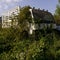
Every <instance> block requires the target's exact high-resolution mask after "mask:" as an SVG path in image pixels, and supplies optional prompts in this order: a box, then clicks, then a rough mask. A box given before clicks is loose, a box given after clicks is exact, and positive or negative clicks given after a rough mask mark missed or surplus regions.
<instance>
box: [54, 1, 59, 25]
mask: <svg viewBox="0 0 60 60" xmlns="http://www.w3.org/2000/svg"><path fill="white" fill-rule="evenodd" d="M58 2H59V3H58V5H57V7H56V11H55V14H54V18H55V21H56V22H57V23H58V24H60V0H58Z"/></svg>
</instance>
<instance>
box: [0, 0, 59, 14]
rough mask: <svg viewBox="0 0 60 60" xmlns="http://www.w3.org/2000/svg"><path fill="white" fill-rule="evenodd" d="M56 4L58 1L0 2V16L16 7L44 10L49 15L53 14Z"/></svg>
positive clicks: (20, 0) (1, 0)
mask: <svg viewBox="0 0 60 60" xmlns="http://www.w3.org/2000/svg"><path fill="white" fill-rule="evenodd" d="M57 4H58V0H0V15H1V13H3V12H5V11H7V10H9V9H11V8H13V7H15V6H18V5H19V6H25V5H30V6H32V7H36V8H40V9H45V10H48V11H49V12H51V13H54V12H55V9H56V5H57Z"/></svg>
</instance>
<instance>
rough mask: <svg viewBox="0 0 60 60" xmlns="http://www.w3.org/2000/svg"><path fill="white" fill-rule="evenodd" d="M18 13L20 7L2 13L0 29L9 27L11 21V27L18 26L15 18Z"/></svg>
mask: <svg viewBox="0 0 60 60" xmlns="http://www.w3.org/2000/svg"><path fill="white" fill-rule="evenodd" d="M19 12H20V7H19V6H16V7H15V8H13V9H10V10H8V11H6V12H4V13H2V16H1V17H2V18H1V19H2V20H1V21H2V28H9V27H11V26H12V21H13V25H14V26H16V25H17V24H18V20H17V17H16V16H17V15H18V13H19ZM13 19H14V20H13Z"/></svg>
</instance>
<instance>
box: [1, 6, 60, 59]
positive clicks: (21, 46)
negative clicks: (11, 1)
mask: <svg viewBox="0 0 60 60" xmlns="http://www.w3.org/2000/svg"><path fill="white" fill-rule="evenodd" d="M29 8H30V7H24V8H22V11H21V13H20V14H19V16H18V20H19V27H18V28H12V27H11V28H7V29H6V28H5V29H1V30H0V60H60V35H59V34H58V33H59V32H57V31H55V30H52V31H51V29H49V30H46V28H44V29H42V30H36V31H34V34H33V36H31V35H29V34H28V33H27V30H26V29H27V23H26V22H30V21H31V16H30V12H29ZM25 14H26V15H25ZM20 18H21V19H20ZM22 27H23V28H22ZM48 32H49V33H48Z"/></svg>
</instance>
